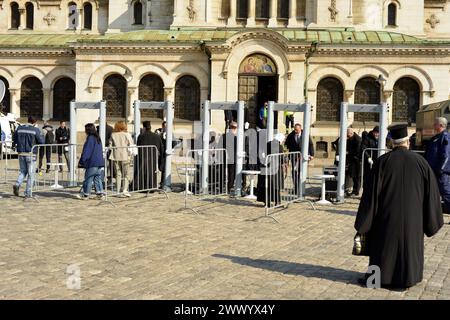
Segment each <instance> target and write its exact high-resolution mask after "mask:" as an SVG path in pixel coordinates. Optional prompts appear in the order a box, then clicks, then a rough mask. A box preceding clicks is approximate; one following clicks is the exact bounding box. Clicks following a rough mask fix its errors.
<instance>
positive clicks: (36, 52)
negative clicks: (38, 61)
mask: <svg viewBox="0 0 450 320" xmlns="http://www.w3.org/2000/svg"><path fill="white" fill-rule="evenodd" d="M70 56H72V57H74V54H73V52H72V50H69V49H55V50H49V49H44V48H38V47H37V48H34V49H30V50H27V49H22V48H20V49H14V48H12V49H0V57H70Z"/></svg>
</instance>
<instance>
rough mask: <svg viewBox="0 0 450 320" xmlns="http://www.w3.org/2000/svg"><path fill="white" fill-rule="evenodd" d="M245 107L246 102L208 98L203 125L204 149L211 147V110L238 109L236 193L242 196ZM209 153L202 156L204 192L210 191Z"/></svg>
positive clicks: (203, 113) (204, 109) (205, 104)
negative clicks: (213, 100) (217, 100)
mask: <svg viewBox="0 0 450 320" xmlns="http://www.w3.org/2000/svg"><path fill="white" fill-rule="evenodd" d="M244 109H245V102H244V101H237V102H211V101H209V100H206V101H205V103H204V104H203V109H202V125H203V149H204V150H207V149H208V148H209V138H210V137H209V134H210V130H209V127H210V118H211V115H210V111H211V110H232V111H237V123H238V130H237V143H236V159H237V160H236V181H235V188H234V189H235V195H236V196H237V197H240V196H241V192H242V169H243V166H244V116H245V115H244ZM208 161H209V157H208V153H207V152H203V156H202V162H203V165H202V190H203V192H204V193H207V192H208V173H209V172H208Z"/></svg>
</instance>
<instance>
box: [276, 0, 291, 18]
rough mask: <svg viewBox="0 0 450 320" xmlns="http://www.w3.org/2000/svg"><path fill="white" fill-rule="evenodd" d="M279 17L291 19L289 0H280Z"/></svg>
mask: <svg viewBox="0 0 450 320" xmlns="http://www.w3.org/2000/svg"><path fill="white" fill-rule="evenodd" d="M277 12H278V17H279V18H281V19H289V0H278V10H277Z"/></svg>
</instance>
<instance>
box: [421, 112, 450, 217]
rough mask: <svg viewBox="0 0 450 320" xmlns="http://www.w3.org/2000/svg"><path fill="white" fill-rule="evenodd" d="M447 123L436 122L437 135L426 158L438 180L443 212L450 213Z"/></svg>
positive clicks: (430, 144)
mask: <svg viewBox="0 0 450 320" xmlns="http://www.w3.org/2000/svg"><path fill="white" fill-rule="evenodd" d="M447 123H448V121H447V119H445V118H436V119H435V120H434V125H433V127H434V130H435V132H436V133H437V134H436V135H435V136H434V137H433V138H432V139H431V140H430V142H429V143H428V144H427V149H426V152H425V158H426V159H427V161H428V163H429V164H430V167H431V168H432V169H433V171H434V174H435V175H436V178H437V180H438V184H439V191H440V193H441V198H442V202H443V207H442V211H443V212H445V213H450V143H449V140H450V135H449V133H448V131H447Z"/></svg>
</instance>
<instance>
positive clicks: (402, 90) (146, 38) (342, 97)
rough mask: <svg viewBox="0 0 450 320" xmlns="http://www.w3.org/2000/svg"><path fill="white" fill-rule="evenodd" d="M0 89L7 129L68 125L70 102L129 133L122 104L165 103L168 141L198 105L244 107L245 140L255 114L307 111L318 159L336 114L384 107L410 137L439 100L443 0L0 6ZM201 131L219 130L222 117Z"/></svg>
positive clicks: (448, 11)
mask: <svg viewBox="0 0 450 320" xmlns="http://www.w3.org/2000/svg"><path fill="white" fill-rule="evenodd" d="M380 75H383V77H384V78H385V79H386V80H387V81H386V83H385V85H384V86H383V87H382V88H380V85H379V84H378V83H377V81H376V79H377V78H378V77H379V76H380ZM0 79H1V80H3V81H4V82H5V84H6V85H7V88H8V92H7V94H6V96H5V98H4V99H3V101H2V105H3V109H4V111H6V112H12V113H14V114H16V115H18V116H19V117H20V118H25V117H27V116H28V115H35V116H38V117H39V118H41V119H43V120H50V121H57V120H60V119H65V120H68V116H69V102H70V101H71V100H72V99H76V100H78V101H98V100H102V99H103V100H106V101H107V114H108V121H109V122H111V123H113V122H114V121H117V120H119V119H126V120H128V121H129V123H130V124H131V123H132V121H133V108H132V104H133V101H135V100H137V99H140V100H164V99H167V100H171V101H173V102H174V104H175V116H176V124H175V129H176V132H177V133H178V134H186V133H189V132H192V128H193V125H194V123H195V121H196V120H199V119H200V108H201V103H202V102H203V101H204V100H206V99H210V100H212V101H236V100H244V101H246V104H247V109H246V120H247V121H248V122H249V123H250V125H251V126H257V125H258V121H259V117H258V111H259V109H260V108H261V107H262V106H263V105H264V102H265V101H268V100H274V101H278V102H295V103H303V102H305V101H308V102H310V103H311V104H312V106H313V113H312V123H313V124H312V134H313V138H314V142H315V145H316V148H317V150H318V156H319V157H322V158H325V159H326V158H329V157H330V153H331V146H330V142H331V141H333V140H334V139H335V138H336V137H337V135H338V128H339V105H340V103H341V102H342V101H348V102H350V103H379V102H380V101H386V102H387V103H388V104H389V106H390V108H389V119H390V121H391V122H408V123H409V124H410V126H411V131H413V130H414V126H415V113H416V111H417V110H418V109H419V108H420V106H421V105H425V104H429V103H432V102H438V101H442V100H447V99H449V98H450V97H449V96H450V0H0ZM143 116H144V117H147V118H151V119H158V117H161V116H162V115H161V114H157V113H155V112H146V113H144V115H143ZM80 118H81V120H80V124H79V126H80V128H81V126H82V125H83V123H84V122H87V121H93V120H95V119H96V116H95V115H94V114H92V112H89V111H86V113H85V115H84V117H80ZM349 118H350V122H351V123H352V125H353V127H355V128H357V130H363V129H371V128H372V126H374V125H375V124H376V122H377V118H376V116H374V115H372V114H355V115H352V114H350V115H349ZM155 121H157V122H158V123H159V122H160V120H155ZM296 121H301V114H298V115H296ZM82 122H83V123H82ZM277 125H278V128H279V129H280V130H283V131H284V119H283V115H281V114H279V115H278V116H277ZM212 126H213V127H214V128H216V130H217V131H219V132H222V131H223V130H224V114H223V112H220V111H217V112H213V114H212Z"/></svg>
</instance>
